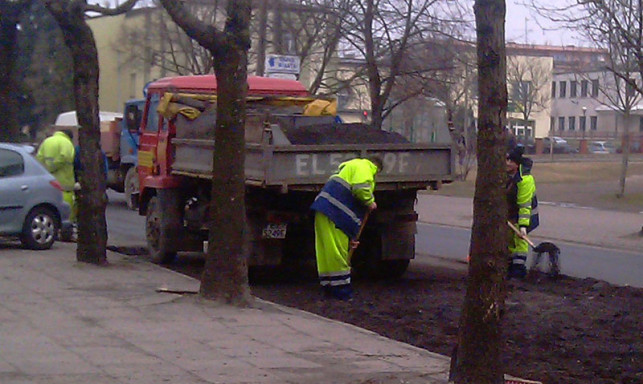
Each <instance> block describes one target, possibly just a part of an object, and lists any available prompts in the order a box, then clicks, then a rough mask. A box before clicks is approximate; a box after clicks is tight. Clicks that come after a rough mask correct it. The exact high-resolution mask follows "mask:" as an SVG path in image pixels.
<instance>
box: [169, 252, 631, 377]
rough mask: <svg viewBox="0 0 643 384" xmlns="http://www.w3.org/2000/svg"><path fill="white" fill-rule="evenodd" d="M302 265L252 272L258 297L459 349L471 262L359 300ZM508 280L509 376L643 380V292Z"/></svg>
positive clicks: (414, 270)
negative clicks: (328, 294) (323, 287)
mask: <svg viewBox="0 0 643 384" xmlns="http://www.w3.org/2000/svg"><path fill="white" fill-rule="evenodd" d="M170 267H171V268H172V269H174V270H177V271H179V272H182V273H186V274H188V275H191V276H194V277H197V278H198V277H199V275H200V272H201V269H202V267H203V262H202V260H200V259H197V258H180V259H179V260H177V262H175V263H174V264H172V265H171V266H170ZM295 270H296V271H298V274H297V275H292V274H291V273H283V272H280V271H269V272H266V271H265V270H261V272H259V273H257V271H252V272H251V289H252V293H253V295H255V296H256V297H259V298H262V299H264V300H268V301H271V302H275V303H279V304H282V305H285V306H289V307H293V308H298V309H301V310H304V311H308V312H312V313H316V314H318V315H320V316H324V317H327V318H330V319H335V320H338V321H341V322H345V323H350V324H354V325H356V326H359V327H361V328H365V329H369V330H371V331H373V332H376V333H378V334H380V335H383V336H385V337H388V338H391V339H395V340H398V341H401V342H405V343H408V344H412V345H415V346H417V347H420V348H424V349H426V350H429V351H432V352H437V353H440V354H443V355H447V356H448V355H450V353H451V350H452V348H453V346H454V344H455V342H456V338H457V332H458V321H459V318H460V311H461V307H462V301H463V299H464V294H465V289H466V268H462V266H461V267H459V268H440V267H428V266H426V267H424V266H421V267H418V266H413V265H412V266H411V267H410V268H409V271H407V272H406V274H405V275H404V276H403V277H402V278H400V279H396V280H357V281H354V288H355V292H354V295H353V298H352V299H351V300H350V301H337V300H329V299H325V298H324V297H323V296H322V294H321V292H320V288H319V286H318V283H317V281H316V272H315V268H314V264H312V263H310V264H308V265H305V266H300V267H299V268H296V269H295ZM508 287H509V295H508V300H507V309H506V312H505V315H504V328H503V337H504V338H505V348H504V363H505V365H506V370H505V373H507V374H510V375H513V376H517V377H522V378H527V379H531V380H539V381H542V382H543V383H545V384H588V383H592V384H594V383H595V384H608V383H609V384H617V383H618V384H634V383H637V384H638V383H642V382H643V311H641V308H643V289H638V288H632V287H619V286H614V285H611V284H608V283H605V282H603V281H598V280H595V279H582V280H581V279H573V278H569V277H566V276H562V277H560V278H559V279H558V280H556V281H552V280H550V279H549V278H548V277H546V276H545V275H544V274H541V273H537V274H533V275H530V276H529V278H528V279H526V280H524V281H513V280H512V281H510V282H509V286H508Z"/></svg>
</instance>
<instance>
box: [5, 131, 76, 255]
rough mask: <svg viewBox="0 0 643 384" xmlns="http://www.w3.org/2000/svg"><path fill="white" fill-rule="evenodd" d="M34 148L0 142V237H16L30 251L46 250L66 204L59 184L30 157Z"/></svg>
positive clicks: (62, 220) (66, 209)
mask: <svg viewBox="0 0 643 384" xmlns="http://www.w3.org/2000/svg"><path fill="white" fill-rule="evenodd" d="M33 151H34V150H33V147H29V146H24V145H19V144H8V143H0V236H17V237H18V238H19V239H20V241H21V242H22V244H23V245H24V246H25V247H27V248H31V249H48V248H51V246H52V244H53V243H54V241H55V239H56V236H57V234H58V231H59V230H60V228H61V226H62V224H63V223H67V222H68V219H69V213H70V208H69V204H67V203H66V202H64V201H63V194H62V187H61V186H60V183H58V181H56V179H55V178H54V177H53V176H52V175H51V174H50V173H49V172H47V170H46V169H45V167H43V166H42V165H41V164H40V163H39V162H38V160H36V158H35V157H34V156H33Z"/></svg>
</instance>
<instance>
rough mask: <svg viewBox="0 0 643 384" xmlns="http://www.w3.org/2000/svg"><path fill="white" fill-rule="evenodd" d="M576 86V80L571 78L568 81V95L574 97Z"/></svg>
mask: <svg viewBox="0 0 643 384" xmlns="http://www.w3.org/2000/svg"><path fill="white" fill-rule="evenodd" d="M577 87H578V81H576V80H572V81H570V82H569V97H576V88H577Z"/></svg>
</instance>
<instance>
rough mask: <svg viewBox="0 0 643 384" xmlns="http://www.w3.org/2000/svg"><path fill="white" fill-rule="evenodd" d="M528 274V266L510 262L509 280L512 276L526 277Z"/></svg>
mask: <svg viewBox="0 0 643 384" xmlns="http://www.w3.org/2000/svg"><path fill="white" fill-rule="evenodd" d="M526 276H527V267H525V264H524V263H523V264H517V263H514V262H512V263H511V264H509V269H508V270H507V280H510V279H511V278H516V279H521V280H522V279H524V278H525V277H526Z"/></svg>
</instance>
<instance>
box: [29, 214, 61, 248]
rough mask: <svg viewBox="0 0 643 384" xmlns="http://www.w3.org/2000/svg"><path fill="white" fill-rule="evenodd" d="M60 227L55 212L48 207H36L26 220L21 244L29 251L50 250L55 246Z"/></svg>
mask: <svg viewBox="0 0 643 384" xmlns="http://www.w3.org/2000/svg"><path fill="white" fill-rule="evenodd" d="M58 229H59V225H58V220H57V219H56V215H55V214H54V212H53V211H52V210H51V209H49V208H46V207H36V208H34V209H33V210H31V212H29V214H28V215H27V218H26V219H25V222H24V224H23V225H22V233H21V234H20V242H21V243H22V244H23V245H24V246H25V247H27V248H29V249H37V250H43V249H49V248H51V246H52V245H53V244H54V240H55V239H56V234H57V233H58Z"/></svg>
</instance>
